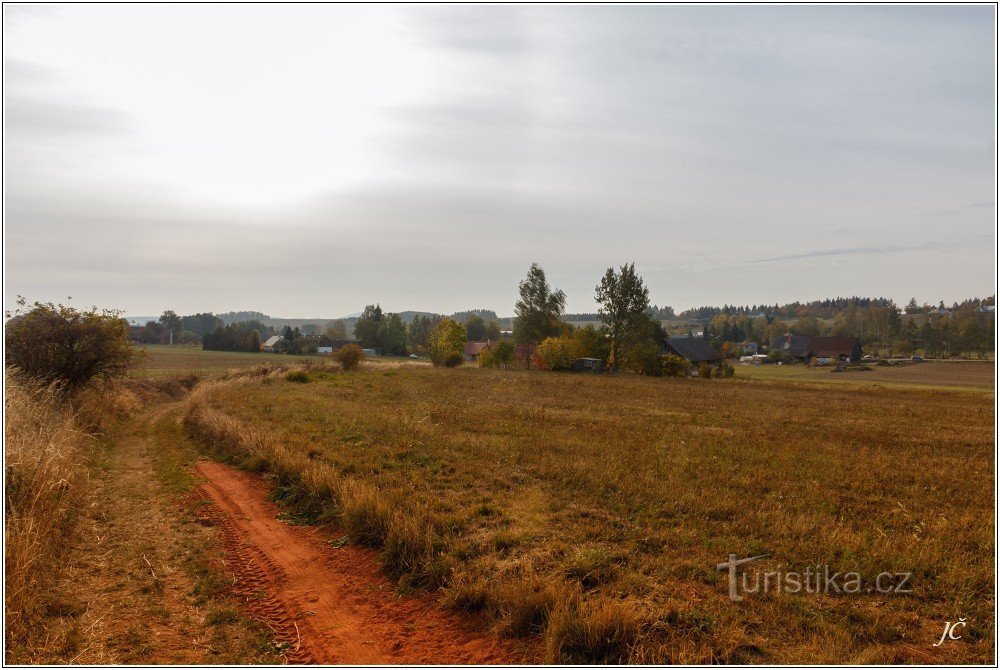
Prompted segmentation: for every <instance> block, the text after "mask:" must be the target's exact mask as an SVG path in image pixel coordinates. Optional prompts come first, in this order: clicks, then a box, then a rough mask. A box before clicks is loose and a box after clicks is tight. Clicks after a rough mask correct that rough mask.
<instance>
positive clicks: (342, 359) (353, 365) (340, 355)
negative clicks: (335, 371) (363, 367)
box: [333, 344, 365, 372]
mask: <svg viewBox="0 0 1000 670" xmlns="http://www.w3.org/2000/svg"><path fill="white" fill-rule="evenodd" d="M333 357H334V358H336V359H337V362H338V363H340V367H341V368H343V370H344V372H350V371H352V370H356V369H357V367H358V365H360V364H361V361H362V360H364V358H365V352H364V351H363V350H362V349H361V347H359V346H358V345H356V344H345V345H344V346H342V347H341V348H340V349H337V353H335V354H334V355H333Z"/></svg>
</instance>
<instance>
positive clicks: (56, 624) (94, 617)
mask: <svg viewBox="0 0 1000 670" xmlns="http://www.w3.org/2000/svg"><path fill="white" fill-rule="evenodd" d="M170 409H171V408H170V407H167V408H166V410H164V409H163V408H160V409H159V410H158V411H156V412H155V413H152V414H144V415H141V416H139V417H137V418H136V419H135V420H133V421H130V422H126V423H124V424H123V425H122V426H121V427H120V429H119V430H117V431H115V432H114V434H113V435H110V436H109V439H107V440H103V441H102V442H100V444H99V445H97V446H96V448H95V449H94V451H93V462H92V464H91V467H90V481H91V485H90V490H89V501H88V504H87V507H86V513H85V516H84V518H82V519H81V520H80V526H79V531H78V532H79V533H80V537H79V542H78V543H77V544H76V546H75V547H74V549H73V550H72V551H71V553H70V554H69V556H67V559H66V563H67V567H66V568H65V570H64V571H63V573H62V575H61V576H60V580H59V583H58V584H55V585H54V588H53V590H54V592H55V595H54V597H53V600H52V602H51V604H50V605H49V607H48V615H47V617H46V622H45V625H44V626H43V629H42V630H40V631H39V633H38V634H39V636H40V640H41V644H38V645H35V648H36V649H38V650H39V651H36V652H35V656H34V657H32V658H25V659H19V660H20V661H21V662H31V663H52V664H58V663H77V664H149V663H157V664H161V663H170V664H181V665H190V664H209V663H216V664H217V663H231V664H235V663H281V662H282V658H281V655H280V654H279V650H278V649H277V648H276V647H275V645H274V642H273V639H272V635H271V634H270V631H268V630H267V629H266V628H264V627H263V626H261V625H260V624H258V623H255V622H253V621H251V620H249V619H247V618H245V617H244V616H242V615H241V614H240V611H239V609H238V603H237V602H236V601H234V600H233V599H232V598H230V597H229V596H228V595H227V591H228V586H229V583H230V577H229V576H228V575H227V574H226V571H225V569H224V564H223V563H222V561H221V554H220V552H219V548H218V546H217V535H218V533H217V529H215V528H212V527H206V526H204V525H202V524H200V523H198V521H197V519H196V517H195V516H194V515H193V514H191V513H190V512H189V511H187V510H186V509H185V506H184V505H183V504H179V503H182V502H183V501H184V498H185V496H186V491H187V490H188V489H189V488H190V487H191V486H192V485H193V484H194V481H193V479H192V478H191V476H190V475H189V474H188V473H187V472H186V470H185V467H184V466H185V465H186V464H187V463H190V462H191V461H192V459H193V458H194V453H193V451H192V450H190V448H189V446H188V445H187V443H186V441H185V440H183V439H178V437H180V436H179V433H178V430H177V426H176V422H177V415H176V413H174V412H171V411H169V410H170Z"/></svg>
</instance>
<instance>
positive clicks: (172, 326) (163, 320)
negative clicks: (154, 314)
mask: <svg viewBox="0 0 1000 670" xmlns="http://www.w3.org/2000/svg"><path fill="white" fill-rule="evenodd" d="M160 324H161V325H162V326H163V327H164V328H167V329H169V330H172V331H174V335H180V333H181V317H179V316H177V312H175V311H174V310H172V309H168V310H167V311H165V312H164V313H163V314H161V315H160Z"/></svg>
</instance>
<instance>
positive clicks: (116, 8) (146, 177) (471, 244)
mask: <svg viewBox="0 0 1000 670" xmlns="http://www.w3.org/2000/svg"><path fill="white" fill-rule="evenodd" d="M995 12H996V9H995V7H993V6H992V5H981V6H962V7H958V6H911V7H904V6H898V5H897V6H842V7H822V6H726V7H722V6H701V7H694V6H688V7H684V6H659V7H654V6H634V7H625V6H550V7H525V6H519V7H518V6H506V7H502V6H467V7H459V6H416V7H414V6H409V7H406V6H388V5H379V6H336V5H295V6H287V5H286V6H279V5H212V6H198V5H152V4H150V5H114V4H106V5H85V6H73V5H59V6H44V5H32V6H16V5H9V4H8V5H4V11H3V17H4V18H3V31H4V35H3V36H4V47H3V48H4V63H3V68H4V72H3V74H4V279H5V291H4V300H5V303H6V305H7V306H8V307H9V306H10V305H11V303H12V301H13V300H14V299H16V296H17V295H23V296H25V297H26V298H28V299H29V300H36V299H37V300H54V301H63V302H65V301H66V298H67V297H72V301H71V303H70V304H74V305H76V306H79V307H87V306H90V305H98V306H100V307H109V308H115V309H121V310H123V311H124V312H125V313H126V314H132V315H138V314H142V315H152V314H158V313H160V312H162V311H163V310H164V309H174V310H175V311H177V312H179V313H182V314H189V313H194V312H202V311H212V312H224V311H229V310H239V309H255V310H260V311H263V312H265V313H267V314H269V315H271V316H282V317H336V316H343V315H346V314H350V313H354V312H358V311H360V310H361V308H362V307H363V306H364V305H366V304H369V303H375V302H378V303H380V304H381V305H382V307H383V308H384V309H386V310H389V311H398V310H405V309H418V310H427V311H435V312H442V313H451V312H453V311H457V310H460V309H469V308H487V309H493V310H495V311H496V312H497V313H499V314H500V315H509V314H511V313H513V305H514V302H515V300H516V295H517V283H518V282H519V281H520V280H521V279H523V278H524V277H525V275H526V274H527V270H528V268H529V266H530V264H531V263H532V262H538V263H539V264H540V265H541V266H542V267H543V268H544V269H545V271H546V274H547V276H548V279H549V282H550V284H552V285H553V286H554V287H558V288H561V289H563V290H564V291H565V292H566V295H567V311H568V312H590V311H595V309H596V305H595V303H594V287H595V286H596V284H597V283H598V281H599V280H600V277H601V276H602V275H603V274H604V271H605V270H606V269H607V268H608V267H611V266H620V265H622V264H624V263H632V262H634V263H635V265H636V269H637V270H638V271H639V273H640V274H641V275H642V276H643V278H644V279H645V282H646V284H647V286H648V287H649V291H650V300H651V302H653V303H655V304H657V305H671V306H673V307H675V308H676V309H678V310H679V309H683V308H687V307H692V306H699V305H722V304H764V303H766V304H774V303H785V302H789V301H794V300H801V301H807V300H812V299H821V298H826V297H836V296H850V295H864V296H871V297H875V296H884V297H889V298H894V299H895V300H897V302H899V303H900V304H903V303H905V302H906V301H907V300H909V298H910V297H916V298H917V299H918V301H920V302H923V301H928V302H934V303H936V302H937V301H938V300H945V301H946V302H948V303H951V302H952V301H953V300H961V299H963V298H967V297H973V296H980V297H982V296H986V295H990V294H992V293H993V292H994V290H995V288H994V287H995V284H996V251H995V250H996V220H997V219H996V185H997V176H996V142H997V137H996V108H995V103H996V82H997V77H996V71H995V63H996V17H995Z"/></svg>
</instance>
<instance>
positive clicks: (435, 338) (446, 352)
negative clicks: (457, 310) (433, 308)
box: [431, 319, 465, 368]
mask: <svg viewBox="0 0 1000 670" xmlns="http://www.w3.org/2000/svg"><path fill="white" fill-rule="evenodd" d="M464 357H465V326H463V325H462V324H460V323H456V322H455V321H452V320H451V319H441V323H439V324H438V325H437V328H435V329H434V333H433V334H432V335H431V363H433V364H434V365H439V366H444V367H446V368H453V367H456V366H458V365H461V364H462V361H463V360H464Z"/></svg>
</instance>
